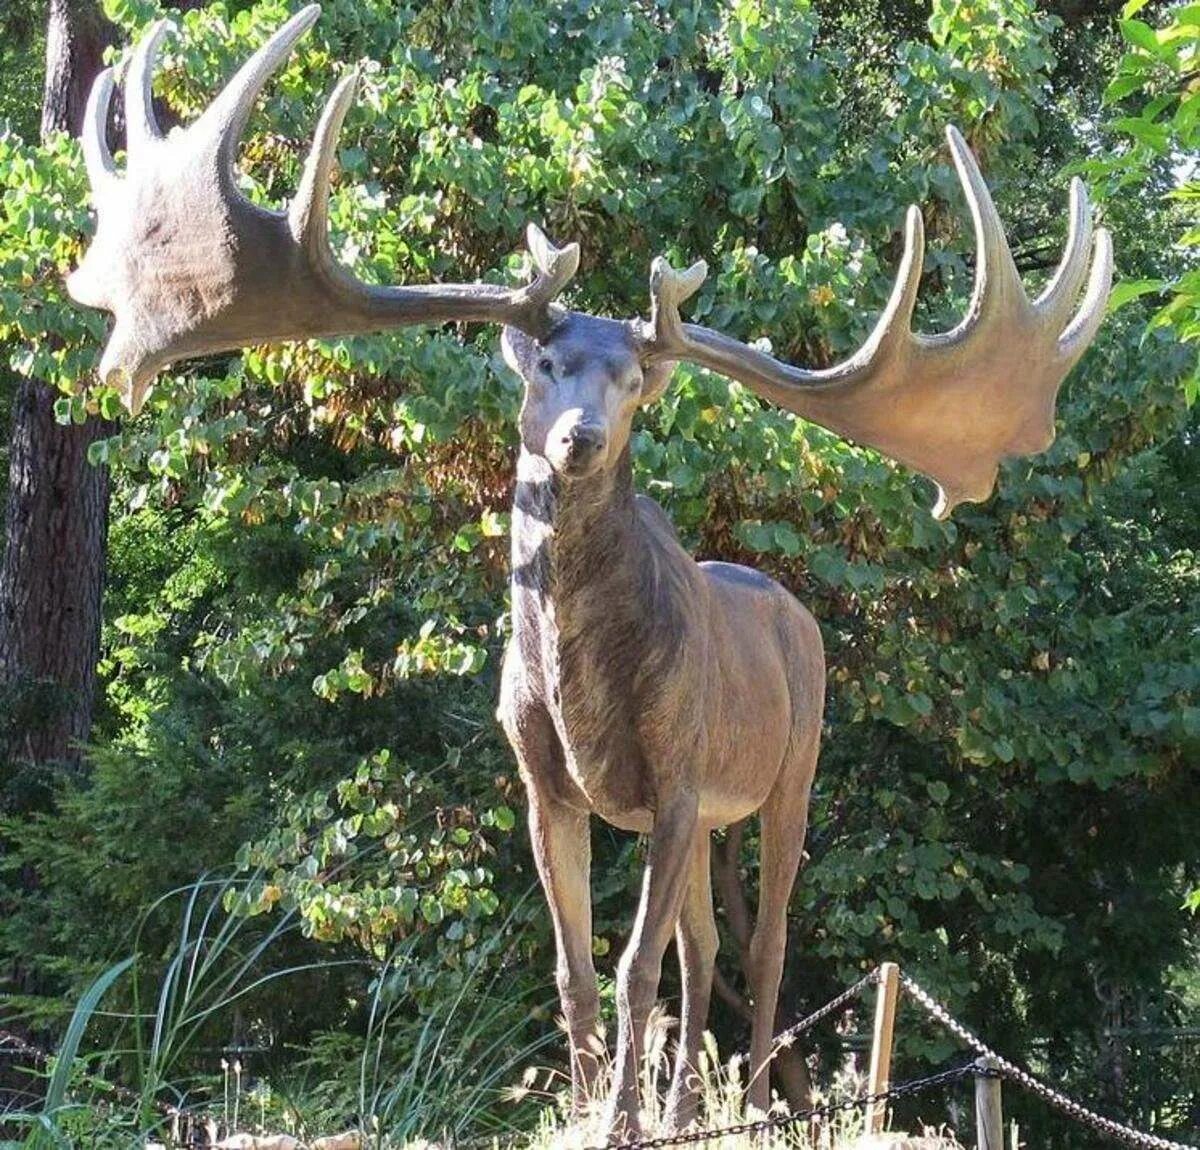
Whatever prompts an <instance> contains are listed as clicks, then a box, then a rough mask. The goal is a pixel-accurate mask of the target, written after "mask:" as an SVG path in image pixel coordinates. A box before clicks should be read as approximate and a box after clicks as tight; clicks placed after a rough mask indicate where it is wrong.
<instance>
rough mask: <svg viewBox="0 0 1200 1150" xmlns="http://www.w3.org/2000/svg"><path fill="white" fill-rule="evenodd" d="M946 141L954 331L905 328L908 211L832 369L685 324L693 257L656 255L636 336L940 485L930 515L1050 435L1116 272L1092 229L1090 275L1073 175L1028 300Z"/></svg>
mask: <svg viewBox="0 0 1200 1150" xmlns="http://www.w3.org/2000/svg"><path fill="white" fill-rule="evenodd" d="M947 136H948V137H949V140H950V150H951V152H952V154H953V156H954V164H955V167H956V168H957V169H958V175H959V179H960V180H961V181H962V185H963V189H964V191H965V193H966V197H967V202H968V204H969V205H970V208H971V215H972V217H973V218H974V221H975V238H976V244H977V247H978V262H977V264H976V269H975V290H974V294H973V296H972V298H971V304H970V307H969V309H968V311H967V315H966V317H965V318H964V319H963V321H962V322H961V323H960V324H959V325H958V326H957V327H956V328H954V329H953V330H952V331H949V332H946V333H945V334H943V335H919V334H916V333H914V332H913V331H912V330H911V327H910V323H911V320H912V313H913V307H914V305H915V304H916V301H917V290H918V288H919V286H920V281H921V262H922V254H923V252H924V231H923V227H922V221H921V213H920V211H919V210H918V209H917V208H916V207H911V208H909V210H908V219H907V227H906V235H905V249H904V258H903V259H902V261H901V263H900V271H899V273H898V275H897V278H896V286H895V288H894V289H893V291H892V295H891V299H890V300H889V301H888V305H887V307H886V308H885V309H884V312H883V315H882V316H881V317H880V318H879V322H878V323H877V324H876V325H875V329H874V331H872V333H871V335H870V337H869V338H868V339H867V341H866V343H864V344H863V346H862V348H861V349H860V350H859V351H857V352H856V353H855V354H854V355H853V356H851V357H850V358H849V359H847V360H846V361H844V362H843V363H840V364H838V365H836V366H835V367H831V368H828V369H825V370H821V371H809V370H805V369H803V368H798V367H792V366H790V365H788V364H786V363H782V362H780V361H779V360H777V359H774V358H773V357H772V356H770V355H767V354H766V353H764V352H761V351H757V350H755V349H754V348H751V347H747V346H746V345H745V344H742V343H738V342H737V341H736V340H733V339H730V338H729V337H728V336H725V335H722V334H720V333H719V332H715V331H710V330H709V329H708V328H705V327H700V326H698V325H696V324H685V323H683V322H682V321H681V319H680V317H679V305H680V304H681V303H682V302H683V301H684V300H686V299H687V298H688V297H689V296H691V295H692V294H693V293H694V292H695V291H696V290H697V289H698V288H699V287H700V285H701V283H703V282H704V277H705V275H706V274H707V267H706V265H705V264H704V262H703V261H700V262H698V263H696V264H693V265H692V266H691V267H690V268H688V269H687V270H686V271H676V270H674V269H673V268H672V267H671V266H670V264H668V263H667V261H666V260H664V259H662V258H659V259H657V260H655V262H654V266H653V268H652V270H651V274H650V297H651V313H650V321H649V322H648V323H643V324H642V325H641V328H640V333H639V334H640V339H641V343H642V349H643V350H642V355H643V358H644V359H645V360H646V361H647V362H654V361H662V360H687V361H689V362H691V363H696V364H699V365H700V366H702V367H706V368H709V369H710V370H712V371H715V372H719V373H720V374H721V375H725V376H728V377H729V378H730V379H735V380H738V381H739V382H741V383H744V384H746V386H748V387H750V388H751V389H753V390H754V391H756V392H757V393H758V394H759V395H762V396H763V397H764V398H766V399H769V400H770V401H771V402H772V403H776V404H778V405H779V406H780V407H783V408H786V409H787V410H788V411H793V412H796V413H797V414H798V415H801V416H803V417H804V418H805V419H809V420H812V421H813V422H814V423H819V424H821V425H822V426H823V427H827V428H829V429H830V430H832V431H836V432H837V433H838V434H839V435H844V436H846V437H847V438H848V439H852V440H854V441H855V442H856V443H861V444H864V445H866V446H870V447H876V448H878V449H879V450H880V451H883V452H885V453H886V454H887V455H889V456H891V457H892V458H893V459H896V460H899V461H900V462H901V463H905V464H907V465H908V466H909V467H912V468H915V469H916V470H917V471H920V472H922V473H923V474H925V475H927V476H929V477H930V478H931V479H933V480H934V482H936V483H937V485H938V488H939V497H938V501H937V505H936V507H935V508H934V514H935V515H937V516H938V518H944V517H945V516H947V515H948V514H949V513H950V511H951V510H952V509H953V507H954V506H955V504H957V503H961V502H964V501H967V500H970V501H975V502H978V501H981V500H983V499H986V498H987V497H988V496H989V495H990V494H991V491H992V487H993V486H994V484H995V481H996V472H997V470H998V467H999V463H1000V460H1001V459H1004V458H1006V457H1008V456H1014V455H1028V454H1032V453H1035V452H1039V451H1044V450H1045V449H1046V448H1047V447H1049V446H1050V444H1051V443H1052V442H1053V440H1054V402H1055V398H1056V397H1057V395H1058V389H1059V385H1060V384H1061V383H1062V381H1063V379H1064V378H1066V375H1067V373H1068V372H1069V371H1070V370H1071V368H1072V367H1073V366H1074V364H1075V362H1076V361H1077V360H1078V359H1079V357H1080V356H1081V355H1082V354H1083V353H1084V351H1085V350H1086V349H1087V346H1088V345H1089V344H1090V343H1091V342H1092V339H1093V337H1094V336H1095V334H1096V330H1097V329H1098V328H1099V326H1100V322H1101V320H1102V319H1103V317H1104V308H1105V303H1106V302H1107V299H1108V293H1109V289H1110V287H1111V285H1112V270H1113V265H1112V240H1111V238H1110V236H1109V234H1108V232H1107V231H1106V230H1105V229H1103V228H1101V229H1099V230H1098V231H1097V232H1096V238H1095V245H1094V248H1093V250H1092V255H1091V274H1090V276H1089V275H1088V250H1089V247H1090V246H1091V232H1092V222H1091V210H1090V208H1089V206H1088V201H1087V195H1086V193H1085V192H1084V188H1083V185H1082V183H1080V181H1079V180H1073V181H1072V183H1071V208H1070V213H1071V219H1070V234H1069V236H1068V238H1067V246H1066V250H1065V252H1064V254H1063V258H1062V262H1061V263H1060V265H1059V267H1058V270H1057V272H1056V273H1055V275H1054V277H1053V279H1052V280H1051V281H1050V283H1049V285H1048V286H1047V287H1046V290H1045V291H1044V292H1042V294H1041V295H1040V296H1039V297H1038V298H1037V299H1036V300H1035V301H1034V302H1033V303H1030V302H1029V300H1028V298H1027V297H1026V295H1025V291H1024V289H1023V288H1022V286H1021V280H1020V276H1019V275H1018V273H1017V269H1016V265H1015V264H1014V263H1013V258H1012V254H1011V252H1010V251H1009V248H1008V244H1007V242H1006V240H1005V238H1004V229H1003V227H1002V225H1001V223H1000V218H999V216H998V215H997V213H996V208H995V205H994V204H993V203H992V197H991V195H990V193H989V192H988V189H987V185H986V184H985V183H984V182H983V177H982V176H981V175H980V172H979V168H978V166H977V165H976V163H975V159H974V157H973V156H972V155H971V152H970V149H969V148H968V147H967V145H966V143H965V142H964V140H963V138H962V136H961V135H959V133H958V132H957V130H955V129H954V128H949V129H948V130H947ZM1085 278H1086V279H1087V288H1086V290H1085V291H1084V294H1083V302H1082V304H1081V305H1080V306H1079V310H1078V311H1075V310H1074V309H1075V304H1076V301H1077V299H1078V297H1079V293H1080V289H1081V288H1083V285H1084V279H1085ZM1073 313H1074V314H1073Z"/></svg>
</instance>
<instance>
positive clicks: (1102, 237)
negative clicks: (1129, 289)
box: [1058, 228, 1113, 371]
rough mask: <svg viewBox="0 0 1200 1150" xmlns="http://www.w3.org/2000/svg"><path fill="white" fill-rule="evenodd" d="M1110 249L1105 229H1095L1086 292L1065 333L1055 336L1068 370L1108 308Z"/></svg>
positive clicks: (1083, 350) (1111, 256)
mask: <svg viewBox="0 0 1200 1150" xmlns="http://www.w3.org/2000/svg"><path fill="white" fill-rule="evenodd" d="M1112 277H1113V246H1112V235H1111V234H1110V233H1109V230H1108V229H1107V228H1098V229H1097V231H1096V241H1095V244H1094V246H1093V249H1092V271H1091V275H1089V276H1088V285H1087V290H1086V291H1085V292H1084V293H1083V303H1081V304H1080V305H1079V311H1077V312H1076V313H1075V318H1074V319H1072V320H1071V322H1070V323H1069V324H1068V325H1067V329H1066V331H1064V332H1063V333H1062V335H1060V336H1059V337H1058V353H1059V355H1060V356H1061V357H1062V360H1063V362H1064V363H1065V364H1066V367H1065V368H1064V371H1069V370H1070V369H1071V367H1073V366H1074V364H1075V362H1076V361H1077V360H1078V359H1079V357H1080V356H1081V355H1083V353H1084V352H1085V351H1086V350H1087V348H1088V344H1090V343H1091V342H1092V340H1093V339H1094V338H1095V336H1096V332H1097V331H1098V330H1099V328H1100V324H1101V323H1102V322H1103V320H1104V312H1105V308H1106V307H1107V305H1108V293H1109V292H1110V291H1111V290H1112Z"/></svg>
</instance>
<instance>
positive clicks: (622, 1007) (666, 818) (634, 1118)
mask: <svg viewBox="0 0 1200 1150" xmlns="http://www.w3.org/2000/svg"><path fill="white" fill-rule="evenodd" d="M698 812H699V803H698V800H697V797H696V795H695V794H692V793H689V792H681V793H678V794H676V795H674V796H672V797H671V798H670V799H668V800H666V801H665V802H664V803H663V805H662V806H661V807H660V808H659V810H658V812H657V814H656V815H655V819H654V828H653V830H652V831H651V832H650V854H649V859H648V861H647V864H646V872H645V875H644V876H643V880H642V898H641V902H640V903H639V904H638V913H637V918H636V920H635V921H634V925H633V932H632V934H631V935H630V938H629V945H628V946H627V947H626V948H625V953H624V954H623V955H622V956H621V961H620V963H619V964H618V966H617V1051H616V1058H615V1060H614V1065H613V1088H612V1097H611V1098H610V1100H609V1106H608V1113H607V1120H606V1125H607V1130H608V1136H609V1139H610V1140H612V1139H614V1138H616V1139H619V1138H630V1137H635V1136H636V1135H637V1134H638V1133H639V1131H640V1128H641V1124H640V1119H639V1115H638V1069H639V1067H640V1065H641V1054H642V1044H643V1040H644V1038H645V1034H646V1020H647V1018H648V1017H649V1015H650V1009H651V1007H652V1006H653V1005H654V1001H655V999H656V998H657V996H658V980H659V975H660V974H661V971H662V958H663V952H664V951H665V950H666V949H667V943H668V942H669V941H670V939H671V935H672V933H673V932H674V930H675V923H676V921H677V920H678V918H679V909H680V906H681V904H682V902H683V895H684V890H685V888H686V885H687V879H688V873H689V861H690V860H691V858H692V845H693V840H694V838H695V834H696V822H697V815H698Z"/></svg>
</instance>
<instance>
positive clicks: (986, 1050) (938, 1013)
mask: <svg viewBox="0 0 1200 1150" xmlns="http://www.w3.org/2000/svg"><path fill="white" fill-rule="evenodd" d="M900 982H901V984H902V985H903V987H904V989H905V990H906V991H908V993H909V994H911V995H912V997H913V998H914V999H916V1001H917V1003H918V1004H919V1005H920V1006H921V1007H922V1009H923V1010H924V1011H925V1013H926V1014H928V1015H929V1016H930V1017H931V1018H933V1019H935V1020H936V1021H937V1022H940V1023H941V1024H942V1025H943V1026H944V1027H945V1028H946V1029H947V1030H949V1031H950V1033H951V1034H954V1035H956V1036H957V1037H958V1038H960V1039H962V1041H963V1042H965V1043H966V1044H967V1045H968V1046H969V1047H970V1048H971V1049H972V1050H974V1051H975V1052H976V1053H977V1054H982V1055H984V1057H986V1058H990V1059H991V1060H992V1061H993V1062H994V1063H995V1066H996V1069H997V1070H998V1071H999V1073H1000V1076H1001V1077H1002V1078H1007V1079H1009V1080H1010V1081H1011V1082H1015V1083H1017V1084H1018V1085H1020V1086H1024V1087H1025V1089H1026V1090H1028V1091H1030V1092H1031V1093H1033V1094H1036V1095H1037V1096H1038V1097H1039V1098H1041V1099H1042V1100H1043V1101H1044V1102H1047V1103H1049V1105H1051V1106H1053V1107H1054V1108H1055V1109H1056V1110H1060V1111H1062V1113H1064V1114H1066V1115H1067V1116H1068V1117H1069V1118H1073V1119H1074V1120H1075V1121H1076V1122H1081V1123H1083V1124H1084V1125H1086V1126H1091V1127H1092V1129H1094V1130H1098V1131H1100V1132H1101V1133H1102V1134H1108V1135H1109V1136H1111V1137H1113V1138H1116V1139H1118V1140H1120V1141H1122V1142H1127V1143H1128V1144H1129V1145H1130V1146H1145V1147H1148V1148H1149V1150H1197V1147H1195V1146H1192V1145H1190V1144H1189V1143H1186V1142H1172V1141H1171V1140H1170V1139H1169V1138H1161V1137H1159V1135H1157V1134H1146V1133H1144V1132H1143V1131H1141V1130H1135V1129H1134V1128H1133V1127H1132V1126H1126V1125H1125V1124H1124V1123H1121V1122H1114V1121H1113V1119H1111V1118H1105V1117H1104V1115H1103V1114H1097V1113H1096V1112H1095V1111H1094V1110H1089V1109H1088V1108H1087V1107H1086V1106H1083V1105H1081V1104H1080V1103H1078V1102H1076V1101H1075V1100H1074V1099H1073V1098H1068V1097H1067V1096H1066V1095H1065V1094H1063V1093H1061V1092H1060V1091H1058V1090H1055V1089H1054V1088H1053V1087H1052V1086H1047V1085H1046V1083H1044V1082H1043V1081H1042V1080H1041V1079H1040V1078H1035V1077H1034V1076H1033V1075H1032V1074H1030V1073H1029V1071H1028V1070H1022V1069H1021V1067H1019V1066H1018V1065H1016V1063H1014V1062H1010V1061H1009V1060H1008V1059H1007V1058H1004V1057H1003V1056H1001V1055H999V1054H997V1053H996V1052H995V1051H994V1050H993V1049H992V1048H991V1047H990V1046H988V1045H987V1043H986V1042H984V1041H983V1040H982V1039H980V1038H979V1037H977V1036H976V1035H975V1034H973V1033H972V1032H971V1031H970V1030H968V1029H967V1028H966V1027H965V1026H964V1025H963V1024H962V1023H961V1022H959V1021H958V1019H957V1018H955V1017H954V1016H953V1015H951V1014H950V1012H949V1011H948V1010H947V1009H946V1008H945V1007H944V1006H942V1004H941V1003H940V1002H938V1001H937V1000H936V999H935V998H934V997H933V996H932V995H931V994H929V993H928V992H927V991H926V990H925V989H924V988H923V987H922V986H921V985H920V984H919V983H917V982H914V981H913V979H911V978H909V976H908V975H907V974H901V975H900Z"/></svg>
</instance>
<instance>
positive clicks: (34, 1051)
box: [0, 1030, 187, 1119]
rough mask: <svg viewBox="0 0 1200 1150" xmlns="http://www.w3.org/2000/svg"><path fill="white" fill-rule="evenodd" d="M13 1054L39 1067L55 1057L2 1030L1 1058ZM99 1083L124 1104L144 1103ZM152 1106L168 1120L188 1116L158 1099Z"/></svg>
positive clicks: (127, 1091) (128, 1091) (129, 1092)
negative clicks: (27, 1059) (31, 1061)
mask: <svg viewBox="0 0 1200 1150" xmlns="http://www.w3.org/2000/svg"><path fill="white" fill-rule="evenodd" d="M12 1054H16V1055H23V1056H24V1057H26V1058H30V1059H32V1060H33V1061H34V1062H36V1063H37V1064H38V1065H39V1066H45V1065H46V1064H47V1063H48V1062H49V1061H50V1059H51V1058H52V1057H53V1055H52V1054H50V1052H49V1051H46V1050H43V1049H42V1048H41V1047H40V1046H34V1044H33V1043H32V1042H29V1041H27V1040H26V1039H24V1038H22V1037H21V1036H20V1035H19V1034H13V1032H12V1031H11V1030H0V1056H3V1055H12ZM98 1081H100V1082H103V1083H104V1086H105V1089H106V1090H108V1091H109V1093H111V1094H112V1096H113V1097H114V1098H120V1099H121V1100H122V1101H123V1102H137V1103H140V1102H141V1101H142V1096H141V1095H140V1094H139V1093H138V1092H137V1091H136V1090H131V1089H130V1088H129V1087H128V1086H120V1085H118V1084H117V1083H115V1082H110V1081H109V1080H108V1079H106V1078H98ZM150 1105H151V1106H153V1107H154V1109H155V1110H157V1111H158V1112H159V1114H162V1115H163V1116H164V1117H166V1118H175V1119H179V1118H184V1117H186V1116H187V1115H186V1112H185V1111H183V1110H180V1109H179V1108H178V1107H176V1106H172V1105H171V1104H170V1103H168V1102H160V1101H159V1100H158V1099H152V1100H151V1102H150Z"/></svg>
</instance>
